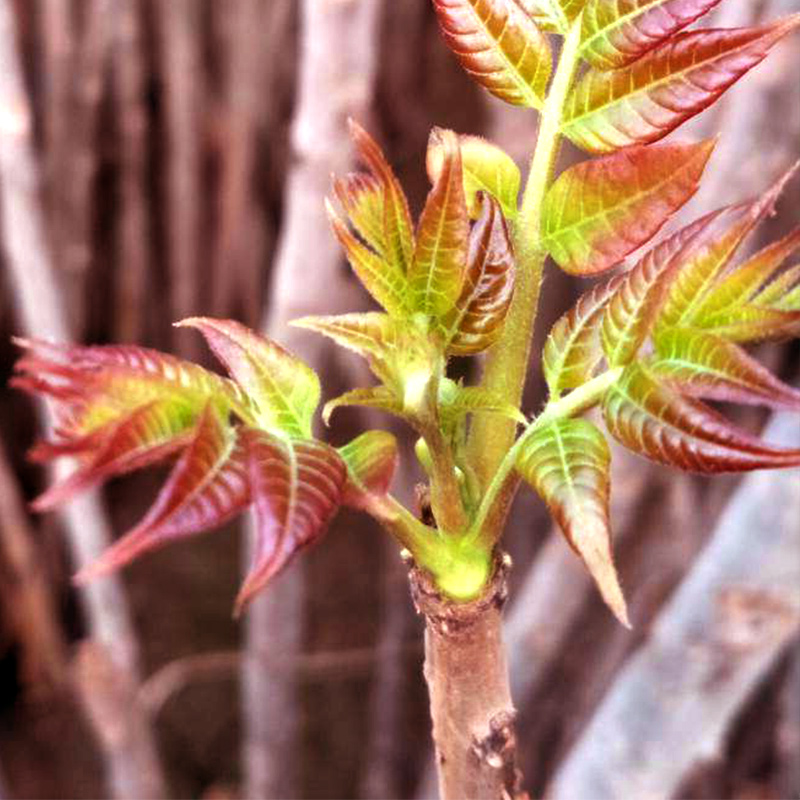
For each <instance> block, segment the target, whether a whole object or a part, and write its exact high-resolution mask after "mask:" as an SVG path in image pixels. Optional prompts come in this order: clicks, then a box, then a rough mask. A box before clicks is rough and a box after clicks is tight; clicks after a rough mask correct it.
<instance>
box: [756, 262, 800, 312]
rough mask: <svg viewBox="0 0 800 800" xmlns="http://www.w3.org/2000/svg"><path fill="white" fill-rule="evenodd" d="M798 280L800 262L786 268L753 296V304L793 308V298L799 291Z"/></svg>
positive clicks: (787, 309)
mask: <svg viewBox="0 0 800 800" xmlns="http://www.w3.org/2000/svg"><path fill="white" fill-rule="evenodd" d="M798 281H800V264H796V265H795V266H793V267H791V268H790V269H787V270H784V271H783V272H782V273H781V274H780V275H778V277H777V278H775V280H773V281H770V282H769V283H768V284H767V285H766V286H765V287H764V288H763V289H762V290H761V291H760V292H759V293H758V294H757V295H756V296H755V297H754V298H753V305H757V306H772V307H773V308H782V309H784V310H786V311H790V310H793V309H792V302H791V298H792V295H793V294H794V293H796V291H797V286H796V284H797V282H798Z"/></svg>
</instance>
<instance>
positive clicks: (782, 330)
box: [697, 304, 800, 342]
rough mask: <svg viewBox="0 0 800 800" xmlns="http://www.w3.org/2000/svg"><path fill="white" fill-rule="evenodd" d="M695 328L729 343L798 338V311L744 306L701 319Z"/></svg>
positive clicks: (799, 325) (799, 331)
mask: <svg viewBox="0 0 800 800" xmlns="http://www.w3.org/2000/svg"><path fill="white" fill-rule="evenodd" d="M697 326H698V327H701V328H702V329H703V330H705V331H707V332H709V333H713V334H715V335H716V336H719V337H721V338H723V339H727V340H728V341H729V342H765V341H770V340H772V341H778V340H781V339H793V338H796V337H799V336H800V309H799V310H796V311H792V310H785V309H779V308H763V307H762V306H755V305H752V304H747V305H744V306H740V307H739V308H734V309H730V310H727V311H722V312H720V313H719V314H714V315H713V316H709V317H705V318H704V319H703V320H702V321H699V322H698V323H697Z"/></svg>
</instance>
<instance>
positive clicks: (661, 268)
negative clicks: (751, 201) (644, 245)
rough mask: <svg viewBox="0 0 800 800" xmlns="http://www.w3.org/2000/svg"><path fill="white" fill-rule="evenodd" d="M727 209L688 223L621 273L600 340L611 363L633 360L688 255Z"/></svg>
mask: <svg viewBox="0 0 800 800" xmlns="http://www.w3.org/2000/svg"><path fill="white" fill-rule="evenodd" d="M723 213H724V211H714V212H712V213H710V214H707V215H706V216H705V217H701V218H700V219H699V220H696V221H695V222H693V223H692V224H691V225H687V226H686V227H685V228H682V229H681V230H679V231H678V232H677V233H674V234H673V235H672V236H670V237H669V238H668V239H665V240H664V241H663V242H661V243H660V244H659V245H657V246H656V247H654V248H653V249H652V250H649V251H648V252H647V253H645V255H644V256H642V258H641V259H640V260H639V262H638V263H637V264H636V266H634V267H633V269H631V270H630V271H629V272H627V273H625V274H624V275H623V276H621V279H620V281H619V283H618V285H617V287H616V289H615V291H614V294H613V296H612V297H611V299H610V300H609V301H608V303H607V304H606V308H605V312H604V314H603V320H602V328H601V340H602V343H603V352H604V353H605V356H606V360H607V361H608V364H609V366H612V367H616V366H619V365H621V364H627V363H628V362H630V361H631V360H632V359H633V358H634V357H635V356H636V354H637V352H638V351H639V348H640V347H641V346H642V344H644V341H645V340H646V339H647V337H648V336H649V335H650V333H651V331H652V330H653V327H654V326H655V325H656V324H657V321H658V317H659V314H660V313H661V307H662V305H663V303H664V301H665V299H666V297H667V294H668V292H669V290H670V287H671V285H672V283H673V281H675V280H676V278H677V275H678V272H679V270H680V269H681V267H682V265H683V263H684V260H685V258H686V255H685V254H686V253H687V251H691V250H692V248H693V247H695V245H696V244H697V243H698V242H702V241H706V237H707V236H708V232H709V231H713V230H715V225H716V224H717V221H718V219H719V217H720V215H721V214H723Z"/></svg>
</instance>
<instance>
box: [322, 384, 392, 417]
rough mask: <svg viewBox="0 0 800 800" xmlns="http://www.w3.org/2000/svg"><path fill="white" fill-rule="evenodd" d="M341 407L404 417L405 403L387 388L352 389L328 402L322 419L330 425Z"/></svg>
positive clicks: (323, 410)
mask: <svg viewBox="0 0 800 800" xmlns="http://www.w3.org/2000/svg"><path fill="white" fill-rule="evenodd" d="M341 406H362V407H364V408H378V409H380V410H381V411H388V412H389V413H390V414H396V415H398V416H402V415H403V403H402V401H401V400H399V399H398V398H397V397H396V396H395V394H394V392H392V391H391V390H389V389H387V388H386V387H385V386H375V387H372V388H369V389H352V390H351V391H349V392H345V393H344V394H342V395H339V397H335V398H334V399H333V400H328V402H327V403H325V406H324V407H323V409H322V419H323V420H324V422H325V424H326V425H328V424H329V423H330V420H331V415H332V414H333V412H334V411H336V409H337V408H340V407H341Z"/></svg>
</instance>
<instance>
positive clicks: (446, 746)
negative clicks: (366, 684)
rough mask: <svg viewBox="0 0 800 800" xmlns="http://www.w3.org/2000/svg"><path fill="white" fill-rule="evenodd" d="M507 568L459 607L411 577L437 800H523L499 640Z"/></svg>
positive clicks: (417, 575) (502, 567)
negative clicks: (420, 623) (421, 630)
mask: <svg viewBox="0 0 800 800" xmlns="http://www.w3.org/2000/svg"><path fill="white" fill-rule="evenodd" d="M506 571H507V568H506V566H505V563H502V564H501V565H500V567H499V568H498V571H497V574H496V575H495V578H494V580H493V583H492V585H491V587H490V588H489V591H488V592H487V593H486V594H485V595H484V597H482V598H481V599H480V600H477V601H474V602H472V603H464V604H454V603H452V602H448V601H445V600H443V599H442V598H441V597H440V596H439V595H438V593H437V592H436V590H435V588H434V587H433V586H432V585H431V584H430V582H429V581H428V580H427V579H426V578H425V576H424V575H422V574H420V573H418V572H412V576H411V586H412V594H413V596H414V601H415V603H416V605H417V608H418V610H419V611H420V613H422V614H423V615H424V617H425V680H426V682H427V684H428V692H429V694H430V703H431V717H432V719H433V739H434V744H435V746H436V760H437V764H438V768H439V797H440V798H441V800H458V799H459V798H470V800H505V799H506V798H523V797H526V795H525V794H523V793H522V791H521V789H520V781H521V773H520V772H519V770H518V769H517V763H516V749H517V743H516V735H515V732H514V719H515V711H514V706H513V704H512V702H511V692H510V689H509V685H508V668H507V665H506V657H505V649H504V645H503V636H502V610H503V606H504V604H505V601H506V597H507V586H506Z"/></svg>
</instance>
